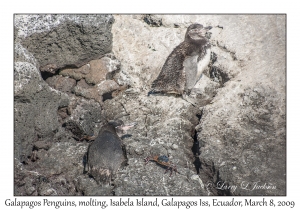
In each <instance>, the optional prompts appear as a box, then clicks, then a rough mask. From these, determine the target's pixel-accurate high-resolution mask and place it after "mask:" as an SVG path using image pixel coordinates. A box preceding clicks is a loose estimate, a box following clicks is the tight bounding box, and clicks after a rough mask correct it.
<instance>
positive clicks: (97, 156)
mask: <svg viewBox="0 0 300 210" xmlns="http://www.w3.org/2000/svg"><path fill="white" fill-rule="evenodd" d="M134 125H135V124H131V125H124V123H123V122H122V121H121V120H117V121H109V122H108V123H107V124H106V125H104V126H103V127H102V128H101V129H100V131H99V134H98V136H97V137H96V138H95V141H94V142H93V143H91V144H90V146H89V148H88V151H87V165H88V173H89V174H90V175H91V176H93V177H94V179H95V180H96V181H97V182H98V183H99V184H100V183H102V184H109V183H110V181H111V178H112V176H113V175H114V174H115V173H116V172H117V170H118V169H119V168H120V166H122V165H124V164H125V163H126V155H125V152H124V148H123V145H122V142H121V139H120V137H119V135H118V134H120V133H121V132H123V131H126V130H128V129H129V128H131V127H133V126H134ZM85 171H86V170H85Z"/></svg>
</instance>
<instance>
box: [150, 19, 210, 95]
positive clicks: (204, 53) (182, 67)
mask: <svg viewBox="0 0 300 210" xmlns="http://www.w3.org/2000/svg"><path fill="white" fill-rule="evenodd" d="M211 28H212V27H211V26H209V27H205V28H204V27H203V26H202V25H201V24H197V23H196V24H192V25H190V26H189V27H188V28H187V31H186V34H185V39H184V41H183V42H182V43H180V44H179V45H178V46H177V47H176V48H175V49H174V50H173V51H172V53H171V54H170V55H169V56H168V58H167V60H166V62H165V63H164V65H163V67H162V70H161V72H160V74H159V75H158V77H157V79H156V80H154V82H153V83H152V90H151V91H150V92H149V94H151V93H173V94H178V95H182V94H183V93H187V94H189V93H190V91H191V89H192V88H193V87H194V86H195V84H196V83H197V81H198V80H199V79H200V77H201V74H202V72H203V71H204V69H205V68H206V67H207V66H208V64H209V61H210V44H209V41H208V39H207V38H206V37H205V35H206V32H207V31H208V30H210V29H211ZM149 94H148V95H149Z"/></svg>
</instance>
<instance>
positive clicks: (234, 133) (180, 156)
mask: <svg viewBox="0 0 300 210" xmlns="http://www.w3.org/2000/svg"><path fill="white" fill-rule="evenodd" d="M49 17H50V16H47V15H41V16H39V15H35V16H26V17H24V16H20V17H18V18H16V23H15V28H16V31H17V35H16V36H15V61H16V64H15V195H285V194H286V174H285V172H286V170H285V168H286V136H285V132H286V127H285V126H286V119H285V118H286V111H285V109H286V107H285V97H286V95H285V82H286V81H285V42H286V41H285V18H286V17H285V16H284V15H114V17H112V16H110V15H99V16H97V17H95V16H91V17H83V16H81V15H79V16H78V17H77V16H76V15H74V17H72V15H69V16H51V18H49ZM93 18H96V19H97V18H100V19H101V18H103V19H101V21H100V22H98V23H93V24H97V27H96V25H93V24H91V20H92V19H93ZM30 19H32V20H35V21H36V22H39V23H43V22H46V23H47V24H37V25H36V26H32V25H29V26H26V25H25V23H26V21H27V20H30ZM78 20H80V21H79V22H80V23H82V24H81V26H82V27H78V29H77V28H76V30H75V29H74V30H73V27H74V25H75V26H76V27H77V26H78V25H80V24H78ZM111 20H114V23H113V24H112V22H111ZM195 22H198V23H201V24H203V25H204V26H212V29H211V30H210V34H209V36H210V42H211V44H212V54H211V62H210V68H209V70H208V71H206V72H205V73H204V75H202V78H201V79H200V80H199V82H198V83H197V84H196V86H195V88H194V89H193V90H192V92H191V95H190V96H189V97H187V98H182V97H176V96H174V95H160V94H156V95H150V96H147V93H148V91H149V90H150V84H151V83H152V81H153V80H154V79H155V78H156V77H157V75H158V74H159V72H160V69H161V67H162V65H163V63H164V61H165V59H166V58H167V56H168V55H169V54H170V52H171V51H172V50H173V49H174V47H175V46H177V45H178V44H179V43H180V42H182V41H183V39H184V34H185V31H186V28H187V27H188V26H189V25H190V24H192V23H195ZM59 23H61V24H59ZM111 24H112V25H111ZM44 26H46V27H44ZM62 26H67V27H65V28H62ZM98 26H99V27H98ZM86 27H87V28H89V27H91V28H93V29H94V30H95V33H98V32H97V31H98V28H100V29H99V30H104V28H105V32H103V33H100V35H99V37H101V35H102V34H108V35H109V37H108V39H111V34H112V35H113V36H112V45H111V48H109V47H107V46H108V45H106V44H105V43H106V41H105V40H106V39H105V40H103V42H104V47H105V49H107V51H106V50H101V49H103V48H102V46H100V45H99V44H97V43H92V44H91V40H93V39H94V38H95V34H93V33H84V32H82V31H81V29H83V31H85V29H86ZM71 29H72V30H71ZM110 29H111V31H110ZM64 30H65V31H64ZM51 31H61V34H70V31H72V32H74V35H72V37H73V36H74V37H76V39H77V40H81V42H82V43H81V44H82V45H83V46H86V45H89V44H91V46H94V45H95V46H97V47H96V48H97V50H96V51H97V53H96V54H97V55H100V54H101V53H102V52H103V54H101V55H102V56H104V54H105V53H109V54H106V55H105V57H103V58H102V59H103V60H102V61H100V60H101V59H100V60H99V59H98V58H100V57H98V58H97V59H96V58H95V57H94V56H93V55H95V54H94V52H95V51H94V50H95V49H96V48H94V47H90V48H88V47H86V48H85V53H86V55H87V58H84V59H82V60H81V59H79V60H81V61H83V60H84V64H87V63H89V62H90V61H92V60H97V61H95V63H97V65H98V64H99V65H98V67H99V66H100V67H101V66H104V67H103V68H105V70H103V71H102V70H101V71H96V72H94V73H92V71H90V69H89V67H91V66H88V65H85V66H83V67H79V68H77V69H76V70H75V68H73V67H72V68H69V67H68V69H73V70H72V71H70V72H71V73H70V72H69V73H68V74H64V73H62V72H64V71H65V70H66V69H61V68H62V67H64V66H66V65H70V61H72V65H71V66H78V63H77V61H78V56H81V51H77V48H67V47H63V46H64V45H62V48H63V49H60V50H59V51H56V52H57V54H56V55H55V56H57V57H60V59H58V61H57V63H54V62H52V63H51V62H50V63H49V62H48V60H47V59H46V56H49V54H47V52H44V51H34V50H33V49H34V47H35V45H40V43H36V44H34V45H33V46H30V44H29V42H27V41H28V40H30V39H31V38H34V39H36V40H38V42H41V43H43V42H44V41H45V40H48V38H49V37H48V35H49V34H50V35H51V33H49V32H51ZM45 34H48V35H47V36H46V35H45ZM89 34H90V35H91V36H88V35H89ZM43 36H46V37H48V38H47V39H43V38H42V37H43ZM99 37H97V38H96V40H98V38H99ZM29 38H30V39H29ZM52 39H53V40H57V37H56V36H54V35H53V36H52ZM72 39H73V38H72ZM90 39H91V40H90ZM99 39H101V38H99ZM49 40H51V39H49ZM53 40H52V41H53ZM54 43H55V42H54ZM25 44H26V45H25ZM23 46H24V47H23ZM53 47H55V46H53ZM49 49H50V50H53V49H54V48H49ZM55 49H56V48H55ZM66 50H69V51H70V52H68V53H66V52H65V51H66ZM104 51H105V52H104ZM53 52H54V50H53ZM37 53H38V54H39V55H38V54H37ZM63 53H66V54H63ZM50 54H51V53H50ZM70 55H72V56H70ZM109 55H111V56H112V57H110V56H109ZM55 56H54V57H55ZM68 56H70V57H68ZM114 56H115V57H114ZM50 57H51V56H50ZM87 59H88V60H87ZM75 61H76V62H75ZM111 61H114V62H115V63H114V64H112V63H113V62H111ZM79 63H80V62H79ZM100 63H102V64H100ZM47 64H51V65H52V66H48V69H50V70H49V71H50V72H51V69H52V70H53V71H52V72H51V74H53V73H54V72H55V71H56V70H57V69H60V70H59V73H60V74H61V76H62V78H61V76H60V75H56V74H57V73H58V72H56V73H55V75H54V76H52V75H51V74H50V77H48V78H47V81H48V82H49V81H50V82H49V84H54V86H52V87H54V88H56V89H57V90H54V89H52V88H50V87H49V86H48V84H47V83H45V82H44V81H43V80H42V77H41V75H40V74H39V72H38V69H40V70H42V71H43V70H45V68H40V67H45V65H47ZM108 64H112V65H108ZM89 65H91V63H89ZM109 66H110V67H109ZM46 67H47V66H46ZM101 68H102V67H101ZM110 69H111V70H110ZM65 72H67V71H65ZM99 72H102V73H100V74H99ZM77 73H78V74H77ZM105 74H106V75H105ZM104 75H105V76H104ZM48 76H49V75H48ZM77 76H78V77H77ZM68 77H70V78H72V79H74V80H76V81H77V83H76V86H75V87H74V93H75V95H74V94H70V92H72V90H71V89H72V88H70V83H68V82H66V87H65V86H59V85H58V84H59V83H56V82H53V81H54V80H57V79H58V78H59V79H60V80H62V81H63V80H68V79H70V78H68ZM44 79H45V77H44ZM55 84H56V86H55ZM72 87H73V86H72ZM97 91H98V92H97ZM101 91H102V92H101ZM62 92H66V93H68V94H65V93H62ZM99 92H100V94H99ZM93 94H95V95H93ZM96 96H97V97H96ZM191 102H192V103H193V104H192V103H191ZM36 116H38V117H36ZM104 118H105V119H121V120H123V121H124V122H133V121H135V122H137V123H138V124H137V126H136V127H135V128H134V129H133V130H131V131H129V132H128V133H127V134H126V135H124V136H123V137H122V141H123V144H124V146H125V148H126V155H127V158H128V165H126V166H124V167H122V168H120V169H119V171H118V172H117V173H116V177H115V179H114V180H113V182H112V185H109V186H106V187H99V185H98V184H97V183H96V181H95V180H94V179H93V178H92V177H89V176H88V174H85V173H84V172H83V163H84V161H85V159H84V155H85V152H86V151H87V147H88V145H89V143H88V142H85V141H79V140H80V139H81V137H82V136H83V135H92V134H97V133H98V132H99V129H100V127H101V126H102V125H103V119H104ZM28 137H29V138H28ZM152 155H167V156H169V159H170V160H171V161H172V162H173V163H174V164H175V165H176V166H177V169H178V172H179V173H178V174H174V173H173V174H172V176H169V173H166V174H164V172H165V168H163V167H161V166H160V165H158V164H156V163H155V162H149V163H148V164H147V165H145V164H144V163H145V162H144V158H146V157H148V156H152ZM66 157H67V158H66ZM62 159H63V160H64V161H60V160H62ZM222 184H224V185H223V189H222V187H221V186H222ZM247 184H248V185H247ZM255 184H256V186H258V185H259V186H264V187H261V189H253V187H254V186H255ZM224 186H227V187H230V186H231V188H230V190H228V189H225V187H224ZM235 186H236V188H234V187H235ZM267 186H270V187H269V189H264V188H267ZM274 186H275V189H274ZM246 187H247V188H248V189H243V188H246Z"/></svg>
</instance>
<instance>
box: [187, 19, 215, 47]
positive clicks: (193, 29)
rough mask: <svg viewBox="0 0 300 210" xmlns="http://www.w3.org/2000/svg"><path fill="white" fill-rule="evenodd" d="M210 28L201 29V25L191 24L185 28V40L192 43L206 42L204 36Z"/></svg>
mask: <svg viewBox="0 0 300 210" xmlns="http://www.w3.org/2000/svg"><path fill="white" fill-rule="evenodd" d="M211 28H212V27H211V26H208V27H203V25H201V24H198V23H195V24H192V25H190V26H189V27H188V28H187V31H186V34H185V39H186V40H187V41H192V42H203V41H207V38H206V37H205V35H206V33H207V31H209V30H210V29H211Z"/></svg>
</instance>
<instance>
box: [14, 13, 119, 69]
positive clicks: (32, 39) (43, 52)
mask: <svg viewBox="0 0 300 210" xmlns="http://www.w3.org/2000/svg"><path fill="white" fill-rule="evenodd" d="M113 22H114V19H113V17H112V16H111V15H15V28H16V31H17V38H18V39H20V42H21V43H22V45H23V46H24V47H25V48H26V49H27V50H28V51H29V52H31V53H32V54H33V56H34V57H35V58H36V59H37V61H38V62H39V69H40V70H41V71H46V72H50V73H54V72H55V71H56V70H57V69H61V68H63V67H66V66H76V67H80V66H82V65H84V64H86V63H87V62H88V61H90V60H93V59H97V58H100V57H102V56H103V55H104V54H106V53H109V52H110V51H111V47H112V34H111V32H110V28H111V25H112V23H113Z"/></svg>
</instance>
